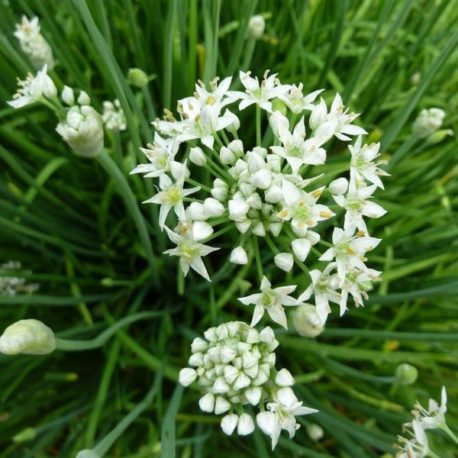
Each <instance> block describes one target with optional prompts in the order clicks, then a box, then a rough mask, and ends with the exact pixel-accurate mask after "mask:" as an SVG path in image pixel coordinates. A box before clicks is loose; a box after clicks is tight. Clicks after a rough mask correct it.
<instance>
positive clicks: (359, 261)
mask: <svg viewBox="0 0 458 458" xmlns="http://www.w3.org/2000/svg"><path fill="white" fill-rule="evenodd" d="M332 243H333V244H334V246H333V247H331V248H329V249H328V250H327V251H325V252H324V253H323V254H322V256H321V257H320V261H332V260H333V259H335V260H336V264H337V273H338V275H339V279H340V281H341V282H344V281H345V275H346V273H347V271H348V270H350V269H353V268H357V269H359V270H362V271H365V270H366V269H367V267H366V266H365V264H364V261H365V259H366V258H365V256H364V255H365V254H366V253H367V252H368V251H371V250H373V249H374V248H375V247H376V246H377V245H378V244H379V243H380V239H376V238H374V237H368V236H363V237H355V236H354V235H352V233H351V232H348V231H344V230H343V229H340V228H339V227H336V228H334V232H333V233H332Z"/></svg>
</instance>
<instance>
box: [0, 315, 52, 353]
mask: <svg viewBox="0 0 458 458" xmlns="http://www.w3.org/2000/svg"><path fill="white" fill-rule="evenodd" d="M55 349H56V339H55V337H54V332H53V331H52V329H51V328H49V327H48V326H46V325H45V324H44V323H42V322H41V321H38V320H33V319H29V320H19V321H17V322H16V323H13V324H12V325H10V326H8V327H7V328H6V329H5V331H4V332H3V335H2V336H1V337H0V353H4V354H5V355H18V354H24V355H47V354H48V353H52V352H53V351H54V350H55Z"/></svg>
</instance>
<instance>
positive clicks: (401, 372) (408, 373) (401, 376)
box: [396, 363, 418, 385]
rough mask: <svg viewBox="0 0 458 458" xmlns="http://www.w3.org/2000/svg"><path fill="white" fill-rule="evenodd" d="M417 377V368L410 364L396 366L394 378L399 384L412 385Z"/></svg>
mask: <svg viewBox="0 0 458 458" xmlns="http://www.w3.org/2000/svg"><path fill="white" fill-rule="evenodd" d="M417 377H418V371H417V369H416V368H415V367H414V366H412V365H410V364H406V363H404V364H400V365H399V366H398V367H397V368H396V378H397V381H398V383H400V384H401V385H412V383H415V381H416V380H417Z"/></svg>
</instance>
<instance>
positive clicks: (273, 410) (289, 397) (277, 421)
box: [256, 388, 318, 450]
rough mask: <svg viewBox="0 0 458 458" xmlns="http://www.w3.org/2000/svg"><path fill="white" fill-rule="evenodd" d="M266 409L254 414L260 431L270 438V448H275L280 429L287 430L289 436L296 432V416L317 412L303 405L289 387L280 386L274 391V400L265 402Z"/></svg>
mask: <svg viewBox="0 0 458 458" xmlns="http://www.w3.org/2000/svg"><path fill="white" fill-rule="evenodd" d="M267 409H268V411H266V412H260V413H258V415H257V416H256V423H257V424H258V426H259V428H260V429H261V431H262V432H263V433H264V434H266V435H268V436H270V437H271V439H272V450H274V449H275V447H276V445H277V443H278V438H279V437H280V433H281V431H282V429H284V430H286V431H288V434H289V437H290V438H292V437H293V436H294V435H295V434H296V430H297V429H299V426H300V425H298V424H297V422H296V416H298V415H308V414H312V413H316V412H318V411H317V410H316V409H312V408H310V407H304V406H303V405H302V402H299V401H298V400H297V398H296V396H295V395H294V393H293V391H292V390H291V388H281V389H280V390H278V391H277V393H276V401H275V402H270V403H268V404H267Z"/></svg>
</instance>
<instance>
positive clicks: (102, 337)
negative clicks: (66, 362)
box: [56, 311, 170, 351]
mask: <svg viewBox="0 0 458 458" xmlns="http://www.w3.org/2000/svg"><path fill="white" fill-rule="evenodd" d="M164 313H165V312H164V311H161V312H140V313H136V314H135V315H130V316H127V317H125V318H123V319H121V320H119V321H118V322H116V323H115V324H113V325H112V326H110V327H109V328H108V329H106V330H105V331H103V332H102V333H101V334H99V335H98V336H97V337H95V338H94V339H89V340H67V339H59V338H57V339H56V350H62V351H85V350H93V349H94V348H99V347H101V346H102V345H104V344H105V343H106V342H107V341H108V339H109V338H110V337H112V336H113V335H114V334H116V332H117V331H118V330H119V329H121V328H122V327H124V326H127V325H129V324H131V323H134V322H135V321H139V320H147V319H150V318H157V317H158V316H162V315H164ZM167 313H170V311H168V312H167Z"/></svg>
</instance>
